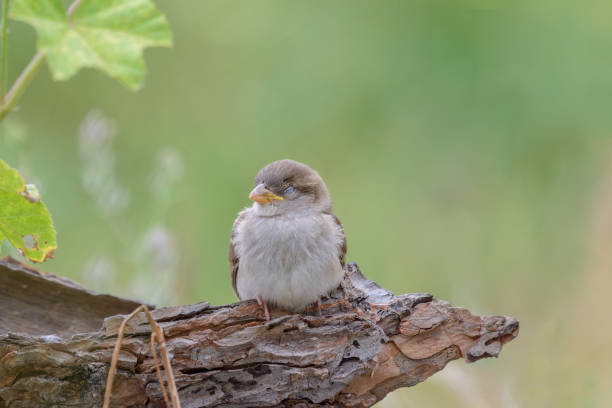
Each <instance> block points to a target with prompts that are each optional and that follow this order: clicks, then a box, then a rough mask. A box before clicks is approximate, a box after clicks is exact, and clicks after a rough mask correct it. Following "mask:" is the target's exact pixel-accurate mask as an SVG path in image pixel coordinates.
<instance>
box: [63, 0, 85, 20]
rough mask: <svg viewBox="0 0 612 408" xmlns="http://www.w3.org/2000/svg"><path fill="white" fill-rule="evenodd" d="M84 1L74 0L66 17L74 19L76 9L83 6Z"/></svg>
mask: <svg viewBox="0 0 612 408" xmlns="http://www.w3.org/2000/svg"><path fill="white" fill-rule="evenodd" d="M82 1H83V0H74V2H73V3H72V4H71V5H70V7H68V11H67V12H66V15H67V16H68V17H72V15H73V14H74V12H75V11H76V9H77V8H78V7H79V6H80V5H81V2H82Z"/></svg>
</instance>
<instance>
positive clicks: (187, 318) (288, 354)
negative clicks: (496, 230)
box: [0, 260, 519, 407]
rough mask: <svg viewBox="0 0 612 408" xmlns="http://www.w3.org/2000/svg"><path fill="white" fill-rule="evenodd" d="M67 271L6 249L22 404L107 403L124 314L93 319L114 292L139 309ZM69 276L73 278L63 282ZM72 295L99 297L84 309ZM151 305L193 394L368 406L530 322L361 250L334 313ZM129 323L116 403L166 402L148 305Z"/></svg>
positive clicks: (3, 281) (2, 380)
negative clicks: (39, 268)
mask: <svg viewBox="0 0 612 408" xmlns="http://www.w3.org/2000/svg"><path fill="white" fill-rule="evenodd" d="M7 277H9V278H7ZM23 279H25V281H27V282H29V284H31V282H32V281H33V280H36V281H38V284H37V285H34V287H35V289H34V293H30V291H31V289H29V288H26V289H18V287H19V286H20V285H19V281H20V280H23ZM57 279H58V278H54V280H53V279H51V278H50V277H47V276H43V275H38V276H36V272H34V271H32V270H30V269H26V268H24V267H23V266H19V265H17V264H16V263H15V262H14V261H10V260H5V261H2V262H0V308H1V309H2V310H10V312H11V321H17V322H20V321H26V320H29V321H30V322H31V323H30V324H27V325H25V326H24V329H23V330H20V328H21V326H19V324H18V323H13V324H12V325H9V326H6V327H8V328H7V329H5V324H6V322H5V321H4V320H3V317H1V316H0V407H8V406H12V404H13V403H15V402H17V401H19V402H18V403H17V404H20V406H38V405H54V406H82V407H99V406H101V403H102V396H103V394H104V387H105V385H104V384H105V380H106V375H107V373H108V365H109V361H110V359H111V354H112V351H113V347H114V346H115V343H116V336H117V332H118V329H119V326H120V324H121V322H122V321H123V319H124V317H125V316H123V315H116V316H110V317H107V318H106V319H104V322H103V325H102V327H101V328H100V329H99V330H91V331H88V332H83V330H82V327H85V326H91V325H92V323H91V322H92V321H94V320H96V319H97V320H96V324H98V323H100V322H101V320H100V317H99V316H100V315H103V314H105V313H108V311H109V310H110V309H109V308H110V306H113V307H115V308H120V309H121V310H122V311H121V312H119V313H123V314H127V313H129V312H130V311H131V310H133V309H134V307H135V306H134V303H133V302H129V301H126V300H123V299H119V298H114V297H109V296H106V295H104V296H106V297H105V298H104V300H103V301H101V299H102V298H101V297H100V296H102V295H96V294H93V293H91V292H87V291H85V290H84V289H78V288H75V287H74V286H70V284H69V283H67V282H66V281H65V280H63V281H62V282H59V283H58V280H57ZM46 280H49V284H50V285H52V286H53V287H54V288H55V289H54V290H55V291H56V292H57V293H58V295H57V296H56V297H55V299H53V296H52V295H49V296H47V297H45V298H44V299H42V300H41V299H39V298H36V297H35V296H36V292H37V291H40V290H42V288H43V287H44V286H45V285H44V281H46ZM58 284H59V285H60V286H62V285H64V286H66V288H64V289H63V290H64V292H63V293H62V290H60V287H59V286H57V285H58ZM7 285H11V288H12V289H11V290H9V289H7V288H9V286H7ZM72 285H73V284H72ZM36 288H38V289H36ZM75 290H76V291H77V292H78V293H80V295H79V296H76V295H75V293H76V292H73V291H75ZM15 292H19V293H15ZM49 292H50V291H47V293H49ZM28 295H31V296H28ZM16 298H17V300H15V299H16ZM28 301H29V302H30V304H32V303H36V302H39V305H40V307H41V308H44V310H47V311H54V310H55V308H58V310H60V309H68V310H71V311H72V313H71V314H70V316H68V317H67V318H66V319H65V320H66V321H68V320H70V321H72V324H71V325H70V326H69V325H66V324H62V319H60V318H59V316H60V315H61V314H62V313H64V312H63V311H60V312H57V313H56V314H55V315H56V320H57V322H58V324H57V327H58V329H57V330H54V329H53V327H54V325H50V324H48V323H47V322H45V321H43V320H44V317H45V314H44V313H39V314H38V315H36V314H35V313H34V311H35V306H34V305H30V309H26V310H24V311H22V310H21V309H19V308H18V307H20V306H21V305H22V304H23V303H26V302H28ZM89 301H91V302H94V301H97V303H96V305H95V306H93V305H92V304H90V303H88V302H89ZM74 302H76V303H79V304H81V305H83V308H84V309H87V310H83V316H82V317H80V316H79V315H80V314H81V311H80V310H77V311H74V309H75V308H76V305H75V304H73V303H74ZM7 305H8V306H9V308H8V309H7ZM119 305H121V306H119ZM101 310H105V311H104V312H102V311H101ZM151 313H152V314H153V317H154V318H155V320H156V321H157V323H158V324H159V326H160V327H161V328H162V329H163V330H164V334H165V337H166V345H167V348H168V352H169V354H170V358H171V361H170V362H171V365H172V367H173V371H174V374H175V377H176V384H177V387H178V392H179V396H180V399H181V402H182V404H183V406H185V407H205V406H206V407H230V406H232V407H324V406H325V407H329V406H334V407H369V406H371V405H373V404H374V403H376V402H377V401H379V400H381V399H382V398H384V396H385V395H386V394H387V393H389V392H390V391H393V390H394V389H397V388H399V387H409V386H412V385H415V384H417V383H419V382H421V381H423V380H425V379H426V378H427V377H429V376H431V375H432V374H434V373H435V372H437V371H439V370H441V369H443V368H444V366H445V365H446V364H447V363H448V362H449V361H451V360H454V359H458V358H460V357H463V358H464V359H465V360H466V361H468V362H473V361H476V360H478V359H481V358H485V357H497V356H498V354H499V352H500V351H501V348H502V345H503V344H504V343H506V342H508V341H510V340H512V339H514V338H515V337H516V336H517V334H518V329H519V323H518V321H517V320H516V319H514V318H511V317H504V316H483V317H479V316H474V315H472V314H471V313H470V312H469V311H467V310H466V309H462V308H456V307H452V306H451V305H450V304H448V303H447V302H444V301H440V300H436V299H434V298H433V297H432V296H431V295H428V294H419V293H417V294H408V295H399V296H395V295H393V294H392V293H390V292H388V291H387V290H385V289H383V288H381V287H379V286H378V285H376V284H375V283H374V282H371V281H369V280H368V279H366V278H365V277H364V276H363V275H362V274H361V272H360V271H359V268H358V267H357V265H356V264H354V263H351V264H349V265H348V266H347V269H346V276H345V279H344V281H343V283H342V286H341V287H340V288H338V289H337V290H336V291H334V292H333V293H332V294H331V295H330V297H329V298H328V299H326V300H325V301H324V302H323V315H322V316H318V315H317V313H316V310H314V309H313V310H312V311H310V312H309V313H305V314H287V313H286V312H283V311H282V310H275V309H273V310H272V320H271V321H270V322H266V321H265V320H264V318H263V313H262V312H261V310H260V308H259V307H258V305H257V303H256V302H255V301H246V302H240V303H235V304H231V305H226V306H210V305H209V304H208V303H206V302H203V303H197V304H193V305H186V306H173V307H167V308H161V309H156V310H153V311H152V312H151ZM111 314H113V313H112V312H111V313H108V315H111ZM7 321H8V319H7ZM38 323H39V324H40V327H42V328H38V327H37V324H38ZM71 326H74V327H71ZM125 329H126V330H125V338H124V340H123V343H122V345H121V353H120V354H119V361H118V368H119V369H118V372H117V375H116V377H115V382H114V384H115V385H114V387H113V393H112V394H113V397H112V401H111V403H112V404H114V406H122V407H124V406H134V407H145V406H146V407H161V406H164V402H163V395H162V391H161V387H160V385H159V382H158V381H159V380H158V377H157V376H156V372H155V364H154V361H153V354H152V353H151V345H150V343H149V341H148V339H149V336H150V334H151V326H150V325H149V323H148V321H147V318H146V317H145V316H144V315H143V314H142V313H140V314H139V315H136V316H135V317H134V319H132V321H131V322H130V323H129V324H128V325H126V327H125ZM18 331H20V333H17V332H18Z"/></svg>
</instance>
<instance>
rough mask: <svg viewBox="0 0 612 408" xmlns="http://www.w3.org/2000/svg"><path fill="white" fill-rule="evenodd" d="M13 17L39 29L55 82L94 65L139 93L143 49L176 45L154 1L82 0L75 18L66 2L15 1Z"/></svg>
mask: <svg viewBox="0 0 612 408" xmlns="http://www.w3.org/2000/svg"><path fill="white" fill-rule="evenodd" d="M10 16H11V17H12V18H13V19H15V20H20V21H24V22H26V23H29V24H31V25H32V26H34V28H35V29H36V31H37V32H38V49H39V50H40V51H42V52H44V53H45V54H46V56H47V59H48V62H49V68H50V69H51V72H52V74H53V78H54V79H56V80H66V79H68V78H70V77H71V76H73V75H74V74H75V73H76V72H77V71H78V70H79V69H81V68H83V67H93V68H98V69H100V70H102V71H104V72H106V73H107V74H108V75H110V76H112V77H114V78H117V79H118V80H119V81H120V82H122V83H123V84H124V85H126V86H127V87H129V88H131V89H133V90H136V89H139V88H140V87H142V83H143V79H144V74H145V64H144V60H143V58H142V53H143V50H144V48H146V47H153V46H160V47H170V46H171V45H172V35H171V33H170V28H169V27H168V23H167V21H166V18H165V17H164V15H163V14H161V12H160V11H159V10H157V8H155V5H154V4H153V3H152V2H151V0H83V1H82V3H81V4H80V5H79V6H78V8H77V9H76V12H75V13H74V14H73V15H72V16H71V17H68V16H67V15H66V10H65V9H64V6H63V4H62V1H61V0H15V1H14V2H13V5H12V6H11V14H10Z"/></svg>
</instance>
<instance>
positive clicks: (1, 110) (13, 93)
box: [0, 51, 45, 120]
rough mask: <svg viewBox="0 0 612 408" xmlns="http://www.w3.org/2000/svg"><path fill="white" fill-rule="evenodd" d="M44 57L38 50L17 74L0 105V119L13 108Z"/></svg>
mask: <svg viewBox="0 0 612 408" xmlns="http://www.w3.org/2000/svg"><path fill="white" fill-rule="evenodd" d="M44 59H45V54H44V53H42V52H40V51H38V52H37V53H36V55H34V58H32V60H31V61H30V63H29V64H28V66H27V67H25V69H24V70H23V72H22V73H21V74H20V75H19V78H17V80H16V81H15V83H14V84H13V86H12V87H11V90H10V91H9V93H8V94H6V98H5V103H4V104H3V105H2V106H1V107H0V120H2V119H3V118H4V117H5V116H6V114H7V113H9V112H10V111H11V109H13V106H15V102H17V99H18V98H19V97H20V96H21V94H22V93H23V91H24V90H25V88H26V86H28V84H29V83H30V81H32V78H33V77H34V74H35V73H36V72H37V71H38V69H39V68H40V66H41V65H42V62H43V61H44Z"/></svg>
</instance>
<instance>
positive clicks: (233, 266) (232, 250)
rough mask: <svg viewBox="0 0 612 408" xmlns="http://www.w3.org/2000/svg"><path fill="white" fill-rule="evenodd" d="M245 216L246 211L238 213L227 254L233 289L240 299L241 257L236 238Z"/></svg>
mask: <svg viewBox="0 0 612 408" xmlns="http://www.w3.org/2000/svg"><path fill="white" fill-rule="evenodd" d="M245 216H246V211H242V212H241V213H240V214H238V218H236V221H234V226H233V227H232V237H231V238H230V244H229V253H228V256H227V260H228V261H229V272H230V276H231V277H232V289H233V291H234V294H235V295H236V297H237V298H238V299H240V295H239V294H238V287H237V285H238V283H237V280H236V279H237V277H238V265H239V263H240V259H239V258H238V255H237V254H236V244H235V239H236V235H237V233H238V225H239V224H240V223H241V222H242V221H243V220H244V218H245Z"/></svg>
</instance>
